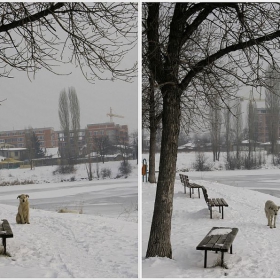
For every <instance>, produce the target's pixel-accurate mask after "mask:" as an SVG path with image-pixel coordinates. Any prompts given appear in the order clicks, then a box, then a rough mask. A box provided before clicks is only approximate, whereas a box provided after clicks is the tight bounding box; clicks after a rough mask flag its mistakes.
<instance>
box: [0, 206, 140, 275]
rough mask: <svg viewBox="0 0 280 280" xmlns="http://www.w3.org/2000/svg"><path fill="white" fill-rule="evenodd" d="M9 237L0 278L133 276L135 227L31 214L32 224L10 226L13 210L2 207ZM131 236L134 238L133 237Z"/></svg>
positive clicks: (82, 217) (71, 216)
mask: <svg viewBox="0 0 280 280" xmlns="http://www.w3.org/2000/svg"><path fill="white" fill-rule="evenodd" d="M0 212H1V217H5V218H6V219H8V220H9V222H10V225H11V227H12V230H13V232H14V238H12V239H8V240H7V251H8V252H9V253H10V254H11V255H12V257H11V258H9V257H4V256H0V259H1V262H0V269H1V278H2V277H3V278H5V277H7V278H11V277H21V278H24V277H38V278H40V277H55V278H57V277H71V278H72V277H75V278H76V277H102V278H103V277H114V278H115V277H116V278H117V277H137V275H138V272H137V260H138V256H137V247H138V245H137V223H133V222H125V221H121V220H116V219H109V218H104V217H95V216H92V215H77V214H59V213H52V212H48V211H43V210H37V209H31V224H30V225H18V224H16V223H15V221H14V220H15V213H16V207H14V206H9V205H1V211H0ZM132 236H135V238H132Z"/></svg>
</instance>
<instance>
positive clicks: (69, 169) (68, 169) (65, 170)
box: [53, 164, 76, 175]
mask: <svg viewBox="0 0 280 280" xmlns="http://www.w3.org/2000/svg"><path fill="white" fill-rule="evenodd" d="M74 172H76V168H75V166H74V165H72V164H67V165H59V166H58V167H57V169H56V170H55V171H53V175H55V174H72V173H74Z"/></svg>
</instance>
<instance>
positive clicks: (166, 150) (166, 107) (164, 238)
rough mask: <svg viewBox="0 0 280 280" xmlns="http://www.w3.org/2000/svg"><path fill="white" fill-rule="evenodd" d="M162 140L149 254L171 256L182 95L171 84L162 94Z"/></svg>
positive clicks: (148, 255) (147, 254)
mask: <svg viewBox="0 0 280 280" xmlns="http://www.w3.org/2000/svg"><path fill="white" fill-rule="evenodd" d="M163 96H164V97H163V99H164V103H163V116H162V141H161V153H160V165H159V178H158V183H157V191H156V199H155V206H154V214H153V220H152V226H151V231H150V238H149V244H148V249H147V252H146V257H147V258H149V257H155V256H159V257H168V258H172V248H171V242H170V235H171V218H172V210H173V194H174V182H175V175H176V161H177V149H178V136H179V132H180V115H181V112H180V97H179V94H178V92H176V89H174V88H171V89H169V91H167V90H166V91H165V94H163Z"/></svg>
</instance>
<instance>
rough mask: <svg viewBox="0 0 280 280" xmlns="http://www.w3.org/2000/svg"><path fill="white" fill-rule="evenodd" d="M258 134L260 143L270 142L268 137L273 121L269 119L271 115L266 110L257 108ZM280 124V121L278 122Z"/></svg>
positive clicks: (279, 129) (279, 133) (278, 131)
mask: <svg viewBox="0 0 280 280" xmlns="http://www.w3.org/2000/svg"><path fill="white" fill-rule="evenodd" d="M257 116H258V117H257V122H258V124H257V127H258V129H257V133H258V142H261V143H266V142H269V135H268V124H269V122H270V121H271V120H270V118H269V114H268V112H267V109H266V108H257ZM278 123H279V121H278ZM277 134H278V137H279V135H280V125H278V130H277Z"/></svg>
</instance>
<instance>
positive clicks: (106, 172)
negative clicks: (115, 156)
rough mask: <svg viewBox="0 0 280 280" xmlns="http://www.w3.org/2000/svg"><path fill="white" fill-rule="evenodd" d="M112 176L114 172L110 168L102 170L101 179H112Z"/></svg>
mask: <svg viewBox="0 0 280 280" xmlns="http://www.w3.org/2000/svg"><path fill="white" fill-rule="evenodd" d="M111 175H112V171H111V169H110V168H102V169H101V178H102V179H105V178H111Z"/></svg>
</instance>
